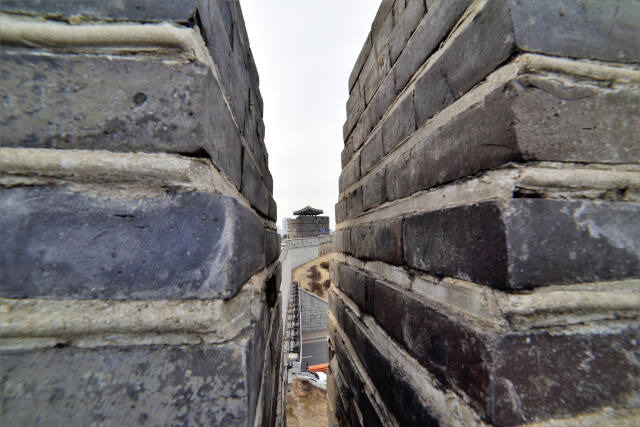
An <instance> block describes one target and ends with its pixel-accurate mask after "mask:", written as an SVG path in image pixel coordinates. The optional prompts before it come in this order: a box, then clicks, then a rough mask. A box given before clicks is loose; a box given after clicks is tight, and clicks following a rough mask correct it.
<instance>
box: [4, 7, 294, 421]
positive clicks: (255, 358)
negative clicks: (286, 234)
mask: <svg viewBox="0 0 640 427" xmlns="http://www.w3.org/2000/svg"><path fill="white" fill-rule="evenodd" d="M0 11H1V12H2V14H0V41H1V43H2V51H1V58H0V99H1V100H2V103H3V105H2V109H0V123H1V126H2V135H1V137H0V240H1V241H2V242H3V243H2V250H1V254H0V306H1V307H2V308H1V309H0V325H1V326H0V371H1V373H0V378H1V380H0V382H1V383H2V387H1V390H2V391H1V392H0V393H1V399H2V402H3V403H2V411H1V413H0V419H1V420H2V421H1V422H0V424H3V425H4V424H6V425H22V424H29V425H31V424H41V423H46V424H54V425H62V424H73V425H76V424H77V425H88V424H119V423H122V422H123V420H127V421H126V422H125V423H126V424H135V423H137V424H140V425H164V424H185V425H186V424H189V425H191V424H207V425H224V426H229V425H244V426H248V425H271V424H273V423H274V419H273V416H274V414H275V408H276V405H277V399H276V396H277V394H278V387H279V384H280V381H279V380H278V378H279V375H280V363H279V362H280V360H281V340H282V332H281V328H282V326H281V325H282V322H281V316H280V310H281V308H280V305H281V298H280V295H279V292H278V289H279V280H280V274H281V273H280V264H279V262H278V255H279V253H280V242H279V237H278V235H277V234H276V231H275V230H276V227H275V223H274V221H275V218H276V206H275V202H274V200H273V197H272V191H273V189H272V185H273V184H272V179H271V175H270V173H269V170H268V166H267V152H266V149H265V146H264V125H263V122H262V100H261V98H260V92H259V90H258V74H257V72H256V69H255V64H254V63H253V59H252V56H251V50H250V49H249V43H248V39H247V34H246V30H245V28H244V22H243V19H242V13H241V10H240V6H239V3H238V2H234V1H220V2H218V1H214V0H199V1H195V0H192V1H186V2H174V1H168V0H159V1H154V2H146V1H134V0H127V1H124V2H117V3H113V2H94V1H82V2H81V1H49V2H40V1H10V0H6V1H3V2H2V3H1V4H0Z"/></svg>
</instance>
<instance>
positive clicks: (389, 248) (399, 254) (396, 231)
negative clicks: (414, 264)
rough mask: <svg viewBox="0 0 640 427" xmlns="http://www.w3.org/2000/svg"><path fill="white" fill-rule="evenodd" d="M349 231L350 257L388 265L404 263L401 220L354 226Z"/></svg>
mask: <svg viewBox="0 0 640 427" xmlns="http://www.w3.org/2000/svg"><path fill="white" fill-rule="evenodd" d="M350 230H351V246H350V253H351V254H352V255H354V256H356V257H358V258H364V259H377V260H380V261H385V262H388V263H390V264H403V263H404V254H403V247H402V218H395V219H391V220H385V221H379V222H374V223H369V224H364V225H356V226H353V227H351V228H350Z"/></svg>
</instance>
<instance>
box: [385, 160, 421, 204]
mask: <svg viewBox="0 0 640 427" xmlns="http://www.w3.org/2000/svg"><path fill="white" fill-rule="evenodd" d="M413 151H417V150H416V149H415V148H414V149H413V150H409V151H405V152H404V153H402V154H401V155H400V156H399V157H398V158H397V159H395V160H394V161H393V162H391V163H390V164H388V165H386V167H385V169H386V171H387V174H389V177H391V179H388V180H387V181H386V185H387V188H386V194H387V200H388V201H393V200H396V199H400V198H403V197H407V196H410V195H411V194H413V193H415V192H416V191H417V190H416V189H417V188H421V187H423V186H424V185H425V184H426V182H423V181H422V180H420V181H417V179H416V178H417V175H418V174H419V173H422V174H424V173H428V172H427V171H422V170H420V169H416V167H415V166H414V164H415V163H419V162H420V160H419V159H416V158H415V157H413V155H412V152H413ZM425 164H427V162H425ZM425 188H426V187H425Z"/></svg>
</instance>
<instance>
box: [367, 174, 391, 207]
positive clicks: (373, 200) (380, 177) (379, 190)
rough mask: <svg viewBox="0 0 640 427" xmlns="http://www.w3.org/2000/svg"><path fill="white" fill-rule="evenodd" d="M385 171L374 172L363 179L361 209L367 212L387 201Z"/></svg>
mask: <svg viewBox="0 0 640 427" xmlns="http://www.w3.org/2000/svg"><path fill="white" fill-rule="evenodd" d="M386 172H387V170H386V168H383V169H382V170H379V171H376V172H375V173H372V174H370V175H369V176H367V177H366V178H365V179H363V184H362V208H363V209H364V210H365V211H367V210H369V209H371V208H375V207H377V206H380V205H381V204H383V203H384V202H386V201H387V173H386Z"/></svg>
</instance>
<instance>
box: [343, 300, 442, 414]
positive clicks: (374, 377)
mask: <svg viewBox="0 0 640 427" xmlns="http://www.w3.org/2000/svg"><path fill="white" fill-rule="evenodd" d="M331 311H332V312H334V311H343V312H344V314H343V315H342V316H340V318H339V324H340V327H341V328H342V329H343V330H344V332H345V333H346V335H347V336H348V338H349V340H350V341H351V343H352V344H353V345H354V347H355V348H357V349H358V358H359V359H360V362H361V363H362V364H363V365H364V367H365V370H366V372H367V374H368V376H369V378H370V379H371V381H372V383H373V385H374V386H375V388H376V389H377V391H378V393H379V394H380V397H381V398H382V400H383V402H384V403H385V405H386V407H387V409H388V410H389V411H390V412H391V413H392V414H393V416H394V417H395V418H396V419H397V421H398V422H399V423H400V425H402V426H437V425H438V422H437V421H436V419H435V418H434V417H433V415H432V414H431V412H430V408H429V406H428V405H427V404H426V403H425V402H424V400H423V398H422V396H421V394H420V392H419V391H418V390H416V389H415V388H414V387H413V386H412V385H411V384H410V383H409V382H408V381H407V373H405V372H403V371H402V369H401V368H400V367H398V366H397V365H395V364H394V363H392V361H391V360H390V359H389V357H388V356H387V355H385V354H384V352H383V350H382V349H380V348H378V347H377V346H376V345H375V344H374V343H373V342H372V341H371V339H370V338H369V334H368V332H367V331H368V330H367V328H366V326H364V325H363V324H362V322H360V321H359V320H358V319H357V318H356V317H355V315H354V314H353V313H352V312H351V310H349V309H348V308H346V307H345V306H344V304H342V302H341V301H334V305H333V307H331ZM423 320H424V319H423ZM332 342H333V343H334V344H335V346H336V357H337V359H338V361H339V362H340V363H339V365H340V366H343V365H347V364H349V363H353V362H349V356H348V353H347V352H346V349H345V347H344V344H343V343H342V341H341V340H340V338H339V337H338V336H336V334H333V333H332ZM352 381H353V380H352ZM355 384H357V382H355Z"/></svg>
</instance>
